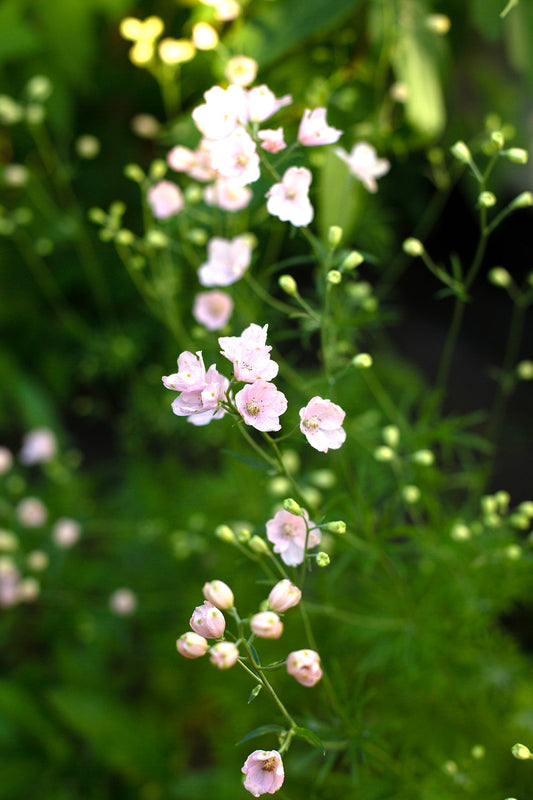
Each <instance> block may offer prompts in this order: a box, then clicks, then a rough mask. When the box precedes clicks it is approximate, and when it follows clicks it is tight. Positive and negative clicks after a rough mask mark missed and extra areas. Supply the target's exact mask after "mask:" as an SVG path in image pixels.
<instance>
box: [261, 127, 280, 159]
mask: <svg viewBox="0 0 533 800" xmlns="http://www.w3.org/2000/svg"><path fill="white" fill-rule="evenodd" d="M257 136H258V138H259V139H261V141H262V142H263V144H262V145H261V147H262V148H263V149H264V150H267V151H268V152H269V153H279V152H280V150H284V149H285V148H286V147H287V145H286V143H285V139H284V138H283V128H276V129H275V130H270V129H265V130H264V131H258V133H257Z"/></svg>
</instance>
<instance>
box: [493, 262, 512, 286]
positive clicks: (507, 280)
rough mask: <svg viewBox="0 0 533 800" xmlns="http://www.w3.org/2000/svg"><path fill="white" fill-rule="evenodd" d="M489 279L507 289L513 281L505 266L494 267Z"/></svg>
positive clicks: (495, 284)
mask: <svg viewBox="0 0 533 800" xmlns="http://www.w3.org/2000/svg"><path fill="white" fill-rule="evenodd" d="M489 281H490V282H491V283H492V284H494V286H501V287H502V288H504V289H506V288H507V287H508V286H510V285H511V284H512V282H513V279H512V278H511V275H510V274H509V272H507V270H506V269H504V268H503V267H493V268H492V269H491V270H490V272H489Z"/></svg>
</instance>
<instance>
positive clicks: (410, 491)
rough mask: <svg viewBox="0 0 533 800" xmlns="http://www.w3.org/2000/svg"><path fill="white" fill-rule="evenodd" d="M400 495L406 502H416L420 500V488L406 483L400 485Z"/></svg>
mask: <svg viewBox="0 0 533 800" xmlns="http://www.w3.org/2000/svg"><path fill="white" fill-rule="evenodd" d="M402 497H403V499H404V500H405V502H406V503H409V505H411V504H412V503H418V501H419V500H420V489H419V488H418V486H413V485H408V486H403V487H402Z"/></svg>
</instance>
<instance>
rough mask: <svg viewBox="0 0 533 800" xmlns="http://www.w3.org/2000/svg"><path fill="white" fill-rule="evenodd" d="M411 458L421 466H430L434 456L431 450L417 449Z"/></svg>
mask: <svg viewBox="0 0 533 800" xmlns="http://www.w3.org/2000/svg"><path fill="white" fill-rule="evenodd" d="M411 458H412V459H413V461H414V462H415V464H420V465H421V466H422V467H430V466H431V465H432V464H433V463H434V461H435V456H434V455H433V453H432V452H431V450H417V451H416V453H413V455H412V456H411Z"/></svg>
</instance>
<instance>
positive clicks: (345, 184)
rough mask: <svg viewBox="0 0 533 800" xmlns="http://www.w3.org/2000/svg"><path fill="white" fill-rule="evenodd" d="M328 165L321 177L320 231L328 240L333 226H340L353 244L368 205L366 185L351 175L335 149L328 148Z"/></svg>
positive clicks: (322, 170) (325, 159)
mask: <svg viewBox="0 0 533 800" xmlns="http://www.w3.org/2000/svg"><path fill="white" fill-rule="evenodd" d="M325 149H326V152H325V154H324V155H325V158H324V165H323V167H322V169H321V170H320V175H319V179H318V180H319V198H320V206H319V210H318V227H319V230H320V236H321V237H322V239H323V240H324V241H326V239H327V234H328V230H329V228H330V227H331V225H339V226H340V227H341V228H342V231H343V238H344V240H345V241H349V238H350V232H351V231H352V229H353V227H354V225H355V222H356V221H357V217H358V216H359V214H360V212H361V208H362V204H363V202H364V193H365V190H364V189H363V188H362V184H361V183H359V181H356V180H355V178H354V177H353V176H352V175H351V174H350V170H349V169H348V166H347V164H345V163H344V161H342V160H341V159H340V158H339V157H338V156H336V155H335V153H334V151H333V148H331V147H328V148H325Z"/></svg>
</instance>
